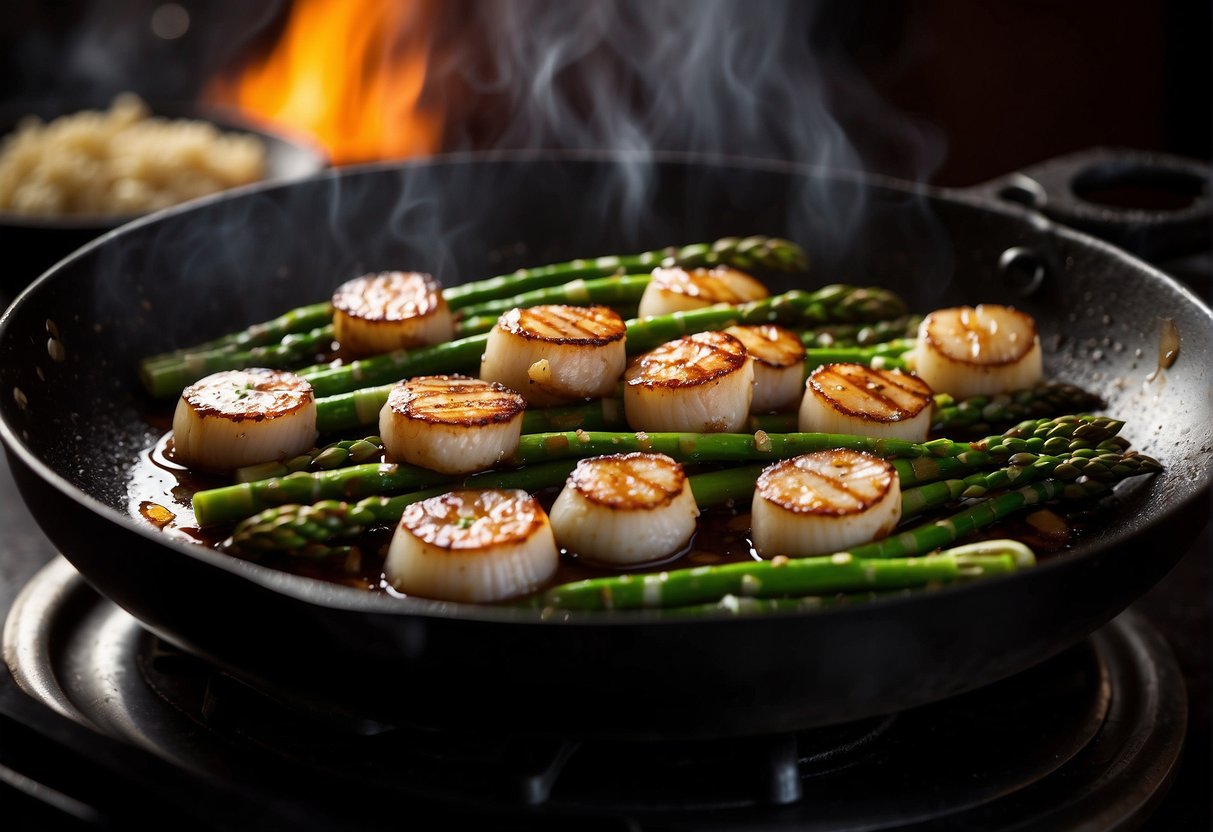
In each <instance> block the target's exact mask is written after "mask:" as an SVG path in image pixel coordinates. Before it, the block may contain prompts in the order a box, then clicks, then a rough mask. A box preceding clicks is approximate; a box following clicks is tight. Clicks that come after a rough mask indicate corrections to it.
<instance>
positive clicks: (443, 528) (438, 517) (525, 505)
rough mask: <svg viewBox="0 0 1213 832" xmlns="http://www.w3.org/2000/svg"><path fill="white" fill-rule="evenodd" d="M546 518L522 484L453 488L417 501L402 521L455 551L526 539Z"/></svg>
mask: <svg viewBox="0 0 1213 832" xmlns="http://www.w3.org/2000/svg"><path fill="white" fill-rule="evenodd" d="M547 522H548V518H547V514H546V513H545V512H544V510H543V507H542V506H540V505H539V501H538V500H536V499H535V498H534V497H532V496H531V495H530V494H528V493H527V492H525V491H522V490H520V489H505V488H502V489H489V490H486V491H452V492H451V493H449V494H442V495H440V496H438V497H431V498H430V499H428V500H422V501H421V502H419V503H413V504H412V505H410V506H408V507H407V508H406V509H405V510H404V514H403V516H401V518H400V525H401V527H402V528H403V529H405V530H406V531H408V532H409V533H410V534H412V535H413V536H414V537H416V538H417V539H418V540H420V541H422V542H423V543H426V544H429V545H430V546H434V547H436V548H439V549H446V550H448V551H449V552H450V553H451V554H457V553H459V552H469V553H472V552H475V551H477V550H482V549H487V548H489V547H492V546H504V545H509V544H513V543H522V542H524V541H525V540H527V539H528V538H529V537H530V536H531V535H532V534H534V533H535V532H536V531H537V530H538V529H540V528H542V527H543V526H544V525H545V524H546V523H547Z"/></svg>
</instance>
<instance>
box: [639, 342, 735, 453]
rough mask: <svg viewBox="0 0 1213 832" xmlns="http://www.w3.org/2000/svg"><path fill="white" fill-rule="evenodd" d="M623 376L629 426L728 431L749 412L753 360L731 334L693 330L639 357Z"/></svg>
mask: <svg viewBox="0 0 1213 832" xmlns="http://www.w3.org/2000/svg"><path fill="white" fill-rule="evenodd" d="M625 380H626V384H625V385H624V390H623V408H624V415H625V417H626V418H627V421H628V424H629V425H630V426H631V427H632V429H633V430H647V431H691V432H696V433H734V432H736V431H739V430H741V428H742V426H743V425H745V423H746V420H747V419H748V417H749V414H750V401H751V398H752V396H753V392H754V361H753V359H751V358H750V356H749V353H747V352H746V349H745V347H744V346H743V345H742V343H741V342H740V341H738V340H737V339H736V338H734V337H733V336H732V335H726V334H725V333H723V332H698V333H696V334H694V335H687V336H685V337H683V338H679V339H677V340H675V341H670V342H668V343H665V344H662V345H661V346H659V347H657V348H656V349H655V350H652V351H651V352H647V353H645V354H644V355H642V356H640V357H639V358H637V359H636V360H635V361H633V362H632V365H631V366H630V367H628V370H627V373H626V374H625Z"/></svg>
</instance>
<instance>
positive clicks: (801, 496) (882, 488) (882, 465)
mask: <svg viewBox="0 0 1213 832" xmlns="http://www.w3.org/2000/svg"><path fill="white" fill-rule="evenodd" d="M896 479H897V472H896V470H895V469H894V468H893V466H892V465H890V464H889V463H888V462H886V461H885V460H883V459H879V458H877V457H874V456H872V455H870V454H865V453H861V452H859V451H848V450H837V451H817V452H816V453H811V454H803V455H802V456H797V457H792V458H791V459H785V460H783V461H782V462H777V463H775V464H774V465H772V466H771V467H770V468H767V469H766V470H765V471H763V472H762V475H761V476H760V477H759V478H758V483H757V485H756V488H757V490H758V494H759V496H761V497H762V498H763V499H765V500H767V501H769V502H771V503H773V504H775V505H777V506H779V507H780V508H782V509H785V510H787V511H791V512H795V513H797V514H820V515H828V516H835V517H839V516H843V515H847V514H857V513H859V512H861V511H866V510H867V509H869V508H871V507H872V506H874V505H876V503H878V502H880V500H881V499H882V498H883V497H884V496H885V495H886V494H888V493H889V489H890V488H892V487H893V483H894V482H895V481H896Z"/></svg>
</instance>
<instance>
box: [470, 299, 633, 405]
mask: <svg viewBox="0 0 1213 832" xmlns="http://www.w3.org/2000/svg"><path fill="white" fill-rule="evenodd" d="M626 334H627V327H626V326H625V325H624V323H623V319H622V318H620V317H619V316H618V315H617V314H615V312H614V310H612V309H609V308H608V307H605V306H561V305H550V306H534V307H531V308H530V309H511V310H510V311H509V312H506V313H505V314H504V315H502V316H501V318H500V319H499V320H498V321H497V325H496V326H495V327H493V329H492V330H491V331H490V332H489V337H488V343H487V344H486V346H485V349H484V357H483V358H482V359H481V361H480V377H481V378H483V379H487V380H489V381H498V382H501V383H502V384H504V385H506V386H507V387H511V388H513V389H514V390H517V391H518V392H520V393H521V394H522V395H523V396H524V397H525V398H526V400H527V402H529V403H530V404H533V405H539V406H547V405H553V404H563V403H567V402H571V401H574V400H576V399H585V398H600V397H602V396H608V395H610V394H611V393H612V391H614V390H615V387H616V385H617V384H618V383H619V376H620V374H622V373H623V368H624V365H625V364H626V363H627V354H626V353H625V346H624V341H625V336H626Z"/></svg>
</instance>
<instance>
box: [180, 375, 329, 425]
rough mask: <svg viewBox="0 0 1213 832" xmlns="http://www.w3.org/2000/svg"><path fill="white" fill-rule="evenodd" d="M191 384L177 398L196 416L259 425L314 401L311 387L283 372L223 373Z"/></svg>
mask: <svg viewBox="0 0 1213 832" xmlns="http://www.w3.org/2000/svg"><path fill="white" fill-rule="evenodd" d="M204 381H205V382H206V383H205V384H203V383H198V384H191V385H190V386H189V387H187V388H185V390H183V391H182V393H181V398H183V399H185V401H186V402H187V403H188V404H189V406H190V407H191V408H192V409H193V411H194V412H195V413H196V414H197V415H199V416H217V417H220V418H223V419H229V420H231V421H233V422H243V421H251V422H263V421H266V420H268V419H277V418H280V417H282V416H288V415H290V414H292V413H296V412H298V411H299V410H301V409H303V408H304V407H307V406H308V405H309V404H311V403H312V401H313V400H314V399H315V396H314V394H313V393H312V385H310V384H308V383H307V382H306V381H304V380H303V379H302V378H300V377H299V376H297V375H295V374H294V373H288V372H285V371H283V370H266V369H262V368H254V369H250V370H227V371H224V372H221V373H215V374H214V375H211V376H207V377H206V379H204Z"/></svg>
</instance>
